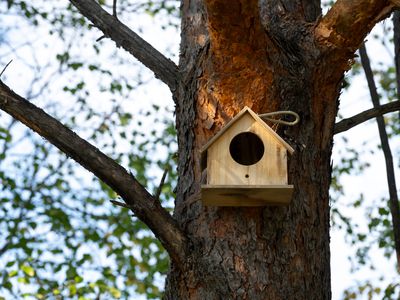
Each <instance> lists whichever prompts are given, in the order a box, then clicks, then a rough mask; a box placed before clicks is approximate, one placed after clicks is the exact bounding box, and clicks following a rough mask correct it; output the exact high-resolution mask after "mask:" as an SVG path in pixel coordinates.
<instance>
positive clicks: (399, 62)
mask: <svg viewBox="0 0 400 300" xmlns="http://www.w3.org/2000/svg"><path fill="white" fill-rule="evenodd" d="M393 44H394V64H395V66H396V87H397V88H396V90H397V99H400V11H398V10H396V11H395V12H394V13H393ZM398 117H399V121H400V113H399V115H398Z"/></svg>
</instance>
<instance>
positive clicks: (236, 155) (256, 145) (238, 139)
mask: <svg viewBox="0 0 400 300" xmlns="http://www.w3.org/2000/svg"><path fill="white" fill-rule="evenodd" d="M264 150H265V149H264V143H263V141H262V140H261V139H260V138H259V137H258V135H256V134H255V133H252V132H242V133H239V134H238V135H236V136H235V137H234V138H233V139H232V141H231V143H230V145H229V152H230V154H231V156H232V158H233V160H234V161H236V162H237V163H238V164H241V165H245V166H250V165H254V164H255V163H257V162H258V161H260V159H261V158H262V157H263V156H264ZM246 178H248V175H247V177H246Z"/></svg>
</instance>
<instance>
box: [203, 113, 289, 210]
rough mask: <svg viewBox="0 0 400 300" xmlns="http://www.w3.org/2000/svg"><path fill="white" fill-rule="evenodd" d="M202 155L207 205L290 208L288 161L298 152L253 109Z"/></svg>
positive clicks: (221, 135) (227, 126)
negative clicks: (285, 206) (289, 156)
mask: <svg viewBox="0 0 400 300" xmlns="http://www.w3.org/2000/svg"><path fill="white" fill-rule="evenodd" d="M201 151H202V169H203V174H205V175H206V179H205V180H204V182H203V185H202V188H201V198H202V201H203V204H204V205H210V206H264V205H287V204H289V202H290V200H291V198H292V192H293V185H288V176H287V157H288V152H289V153H290V154H292V153H293V152H294V150H293V148H292V147H290V145H288V144H287V143H286V142H285V141H284V140H283V139H282V138H281V137H280V136H279V135H278V134H277V133H276V132H275V131H274V130H272V129H271V127H269V126H268V125H267V124H266V123H265V122H264V121H263V120H261V118H260V117H259V116H258V115H257V114H256V113H254V112H253V111H252V110H251V109H250V108H248V107H245V108H244V109H243V110H242V111H241V112H239V113H238V114H237V115H236V116H235V117H234V118H233V119H232V120H231V121H230V122H229V123H228V124H227V125H226V126H225V127H224V128H223V129H221V131H220V132H218V133H217V134H216V135H215V136H214V137H213V138H212V139H211V140H210V141H209V142H208V143H207V144H206V145H204V147H203V148H202V150H201ZM203 177H204V175H203Z"/></svg>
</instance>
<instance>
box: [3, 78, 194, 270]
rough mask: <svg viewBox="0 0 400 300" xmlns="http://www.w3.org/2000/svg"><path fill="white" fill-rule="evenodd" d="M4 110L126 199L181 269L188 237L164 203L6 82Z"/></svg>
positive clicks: (121, 168) (117, 165) (4, 86)
mask: <svg viewBox="0 0 400 300" xmlns="http://www.w3.org/2000/svg"><path fill="white" fill-rule="evenodd" d="M0 109H2V110H4V111H5V112H7V113H8V114H10V115H11V116H12V117H14V118H15V119H17V120H19V121H21V122H22V123H24V124H25V125H26V126H28V127H29V128H31V129H32V130H34V131H35V132H37V133H38V134H40V135H41V136H42V137H44V138H46V139H47V140H48V141H49V142H50V143H52V144H53V145H55V146H56V147H57V148H59V149H60V150H61V151H62V152H64V153H65V154H66V155H68V156H69V157H72V158H73V159H74V160H76V161H77V162H78V163H79V164H81V165H82V166H83V167H85V168H86V169H88V170H89V171H90V172H92V173H93V174H94V175H96V176H97V177H98V178H100V179H101V180H102V181H104V182H105V183H106V184H108V185H109V186H110V187H111V188H112V189H113V190H114V191H115V192H117V193H118V194H119V195H120V196H121V197H122V198H123V199H124V201H125V202H126V204H127V206H128V207H129V208H130V209H131V210H132V212H133V213H134V214H135V215H136V216H137V217H138V218H139V219H140V220H141V221H143V222H144V223H145V224H146V225H147V226H149V228H150V229H151V230H152V231H153V232H154V234H155V235H156V237H157V238H158V239H159V240H160V241H161V243H162V244H163V246H164V247H165V248H166V250H167V251H168V253H169V255H170V256H171V259H172V260H173V261H175V262H176V263H177V265H178V266H179V265H181V263H182V262H183V261H184V259H185V256H186V243H187V242H186V237H185V236H184V234H183V233H182V232H181V231H180V229H179V228H178V225H177V224H176V222H175V220H174V219H173V218H172V217H171V216H170V215H169V213H168V212H167V211H166V210H165V209H164V208H163V207H162V206H161V204H160V202H159V201H157V200H156V199H155V198H154V197H153V196H152V195H150V194H149V193H148V192H147V190H146V189H145V188H144V187H143V186H142V185H141V184H140V183H139V182H138V181H137V180H136V179H135V178H134V177H133V176H132V175H131V174H129V173H128V172H127V171H126V170H125V169H124V168H123V167H121V166H120V165H119V164H117V163H116V162H115V161H114V160H113V159H111V158H110V157H108V156H106V155H105V154H104V153H102V152H101V151H100V150H99V149H97V148H96V147H94V146H93V145H91V144H90V143H88V142H87V141H85V140H83V139H82V138H80V137H79V136H78V135H77V134H75V133H74V132H73V131H71V130H70V129H68V128H67V127H66V126H64V125H63V124H61V123H60V122H58V121H57V120H55V119H54V118H52V117H51V116H49V115H48V114H46V113H45V112H44V111H43V110H41V109H40V108H38V107H36V106H34V105H33V104H32V103H30V102H29V101H27V100H26V99H24V98H22V97H21V96H19V95H17V94H16V93H14V92H13V91H12V90H10V88H9V87H8V86H7V85H5V84H4V83H3V82H2V81H0Z"/></svg>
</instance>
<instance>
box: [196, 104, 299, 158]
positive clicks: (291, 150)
mask: <svg viewBox="0 0 400 300" xmlns="http://www.w3.org/2000/svg"><path fill="white" fill-rule="evenodd" d="M245 114H249V115H250V116H251V117H252V118H253V119H254V121H255V122H257V123H259V124H260V125H261V126H262V127H263V128H264V129H265V130H266V131H267V132H268V133H269V134H270V135H271V136H273V137H274V138H275V140H276V142H277V143H278V144H280V145H282V146H283V147H284V148H286V150H287V151H289V153H290V154H292V153H293V152H294V149H293V148H292V147H291V146H290V145H289V144H288V143H286V142H285V141H284V140H283V139H282V138H281V137H280V136H279V135H278V134H277V133H276V132H275V131H274V130H272V128H271V127H269V126H268V125H267V124H266V123H265V122H264V121H263V120H262V119H261V118H260V117H259V116H258V115H257V114H256V113H255V112H253V111H252V110H251V109H250V108H249V107H247V106H245V107H244V108H243V109H242V110H241V111H240V112H239V113H238V114H237V115H236V116H235V117H234V118H233V119H232V120H231V121H230V122H229V123H228V124H226V125H225V126H224V127H223V128H222V129H221V130H220V131H219V132H218V133H217V134H216V135H215V136H214V137H213V138H212V139H210V140H209V141H208V142H207V144H205V145H204V146H203V147H202V148H201V152H202V153H204V152H205V151H206V150H207V149H208V148H209V147H210V146H211V145H212V144H214V142H216V141H217V140H218V139H219V138H220V137H221V136H222V135H223V134H224V132H225V131H227V130H228V129H229V128H230V127H231V126H232V125H233V124H234V123H236V122H238V121H239V120H240V118H241V117H242V116H243V115H245Z"/></svg>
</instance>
